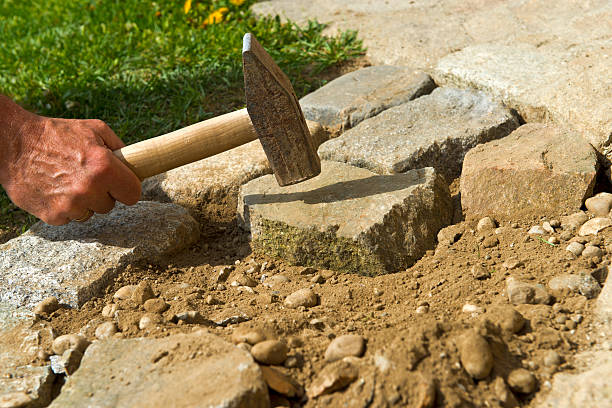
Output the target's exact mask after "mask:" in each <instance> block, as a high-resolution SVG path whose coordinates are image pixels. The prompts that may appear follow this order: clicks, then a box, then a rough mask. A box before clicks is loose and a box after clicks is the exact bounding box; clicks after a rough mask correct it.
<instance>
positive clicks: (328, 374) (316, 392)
mask: <svg viewBox="0 0 612 408" xmlns="http://www.w3.org/2000/svg"><path fill="white" fill-rule="evenodd" d="M358 376H359V369H358V368H357V367H356V366H355V365H354V364H352V363H350V362H348V361H345V360H339V361H335V362H333V363H331V364H328V365H327V366H325V367H324V368H323V369H322V370H321V371H320V372H319V373H318V374H317V375H316V377H315V378H314V380H313V381H312V383H311V384H310V387H309V388H308V392H307V394H308V397H309V398H317V397H319V396H321V395H324V394H329V393H332V392H334V391H338V390H341V389H343V388H345V387H347V386H348V385H349V384H350V383H352V382H353V381H355V380H356V379H357V377H358Z"/></svg>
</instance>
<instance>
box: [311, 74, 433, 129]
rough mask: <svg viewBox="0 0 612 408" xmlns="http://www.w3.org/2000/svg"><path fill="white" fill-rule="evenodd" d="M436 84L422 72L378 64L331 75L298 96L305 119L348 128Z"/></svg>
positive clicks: (431, 88) (426, 91) (426, 92)
mask: <svg viewBox="0 0 612 408" xmlns="http://www.w3.org/2000/svg"><path fill="white" fill-rule="evenodd" d="M435 87H436V85H435V84H434V82H433V81H432V79H431V78H430V77H429V75H427V74H425V73H424V72H420V71H415V70H414V69H411V68H408V67H395V66H391V65H378V66H372V67H366V68H362V69H360V70H357V71H353V72H350V73H348V74H346V75H343V76H341V77H339V78H336V79H334V80H333V81H331V82H329V83H328V84H326V85H325V86H323V87H321V88H319V89H317V90H316V91H314V92H312V93H310V94H308V95H306V96H305V97H303V98H302V99H300V105H301V106H302V111H303V112H304V116H305V117H306V118H307V119H310V120H313V121H315V122H319V123H321V124H322V125H323V126H329V127H337V128H339V129H349V128H352V127H354V126H356V125H357V124H358V123H359V122H361V121H363V120H364V119H367V118H369V117H372V116H375V115H377V114H378V113H380V112H382V111H384V110H385V109H388V108H391V107H393V106H396V105H400V104H402V103H405V102H408V101H411V100H413V99H415V98H418V97H419V96H422V95H425V94H428V93H430V92H431V91H432V90H433V89H434V88H435Z"/></svg>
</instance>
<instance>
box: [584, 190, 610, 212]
mask: <svg viewBox="0 0 612 408" xmlns="http://www.w3.org/2000/svg"><path fill="white" fill-rule="evenodd" d="M584 205H585V207H586V208H587V210H589V211H590V212H592V213H593V214H595V215H596V216H598V217H605V216H607V215H608V214H609V213H610V210H611V209H612V194H610V193H605V192H604V193H599V194H597V195H595V196H593V197H591V198H589V199H587V200H586V201H585V202H584Z"/></svg>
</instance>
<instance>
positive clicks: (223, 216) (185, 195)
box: [142, 121, 328, 225]
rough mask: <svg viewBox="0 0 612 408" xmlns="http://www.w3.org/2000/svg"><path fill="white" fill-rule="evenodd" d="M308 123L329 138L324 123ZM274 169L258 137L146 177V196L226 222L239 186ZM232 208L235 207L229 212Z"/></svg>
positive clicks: (201, 219) (202, 218) (315, 134)
mask: <svg viewBox="0 0 612 408" xmlns="http://www.w3.org/2000/svg"><path fill="white" fill-rule="evenodd" d="M306 123H307V124H308V128H309V129H310V132H311V133H312V135H313V137H315V138H316V139H317V140H318V141H319V142H323V141H324V140H327V138H328V134H327V133H326V131H325V130H324V129H323V128H322V127H321V125H320V124H318V123H316V122H312V121H306ZM271 173H272V169H271V168H270V164H269V163H268V159H267V158H266V154H265V153H264V151H263V148H262V147H261V143H260V142H259V140H255V141H253V142H250V143H247V144H245V145H242V146H239V147H236V148H234V149H232V150H229V151H227V152H223V153H221V154H218V155H215V156H212V157H209V158H207V159H203V160H199V161H197V162H194V163H191V164H187V165H185V166H182V167H179V168H177V169H174V170H170V171H168V172H166V173H163V174H159V175H157V176H154V177H150V178H148V179H146V180H144V181H143V183H142V197H143V199H144V200H151V201H158V202H164V203H174V204H178V205H180V206H182V207H185V208H186V209H187V210H189V212H190V214H191V215H192V216H193V217H195V218H196V219H197V220H198V221H199V222H200V223H201V224H202V225H205V224H222V223H227V222H231V221H233V220H234V218H235V215H236V214H235V212H234V211H233V209H234V208H236V199H237V197H238V188H239V187H240V186H241V185H242V184H244V183H246V182H247V181H250V180H252V179H254V178H257V177H260V176H263V175H264V174H271ZM228 208H231V209H232V210H231V211H230V212H228V211H227V209H228Z"/></svg>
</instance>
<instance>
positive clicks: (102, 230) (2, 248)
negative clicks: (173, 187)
mask: <svg viewBox="0 0 612 408" xmlns="http://www.w3.org/2000/svg"><path fill="white" fill-rule="evenodd" d="M198 234H199V226H198V223H197V222H196V221H195V220H194V219H193V218H192V217H191V216H190V215H189V214H188V213H187V211H186V210H185V209H183V208H181V207H178V206H176V205H173V204H160V203H153V202H146V201H141V202H139V203H138V204H136V205H135V206H132V207H127V206H124V205H117V206H116V207H115V209H114V210H113V211H112V212H111V213H110V214H107V215H96V216H94V217H93V218H91V219H90V220H89V221H87V222H84V223H77V222H72V223H70V224H68V225H65V226H61V227H54V226H49V225H46V224H44V223H42V222H39V223H37V224H35V225H34V226H32V228H31V229H30V230H29V231H28V232H26V233H25V234H23V235H21V236H19V237H17V238H14V239H12V240H10V241H9V242H7V243H5V244H3V245H0V270H1V271H2V274H0V301H4V302H7V303H10V304H12V305H14V306H24V307H27V308H32V307H34V306H35V305H36V304H37V303H38V302H40V301H41V300H43V299H45V298H47V297H49V296H55V297H57V298H58V300H59V301H60V303H65V304H69V305H70V306H73V307H79V306H81V305H82V304H83V303H84V302H86V301H87V300H88V299H90V298H91V297H93V296H95V295H99V294H101V293H103V290H104V288H105V287H106V286H107V285H108V283H109V282H110V281H112V279H114V278H115V276H117V274H118V273H119V272H120V271H122V270H123V268H124V267H125V266H126V265H127V264H130V263H137V262H139V261H142V260H147V261H149V262H155V261H161V260H162V259H164V258H165V257H166V256H167V255H169V254H171V253H173V252H175V251H178V250H180V249H182V248H185V247H187V246H189V245H191V244H192V243H193V242H195V241H196V240H197V238H198Z"/></svg>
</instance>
